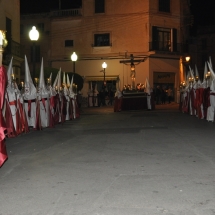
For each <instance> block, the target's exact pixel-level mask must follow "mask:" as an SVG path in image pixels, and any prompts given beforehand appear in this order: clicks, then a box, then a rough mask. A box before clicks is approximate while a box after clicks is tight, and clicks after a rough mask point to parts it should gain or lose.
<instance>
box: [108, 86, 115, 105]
mask: <svg viewBox="0 0 215 215" xmlns="http://www.w3.org/2000/svg"><path fill="white" fill-rule="evenodd" d="M108 98H109V101H108V105H112V104H113V98H114V93H113V91H112V89H111V88H110V89H109V90H108Z"/></svg>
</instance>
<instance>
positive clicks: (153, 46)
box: [149, 42, 188, 54]
mask: <svg viewBox="0 0 215 215" xmlns="http://www.w3.org/2000/svg"><path fill="white" fill-rule="evenodd" d="M149 51H156V52H160V53H161V52H162V53H166V54H178V53H184V52H187V51H188V44H182V43H177V44H175V45H174V48H173V51H171V47H170V46H164V44H163V43H154V42H150V43H149Z"/></svg>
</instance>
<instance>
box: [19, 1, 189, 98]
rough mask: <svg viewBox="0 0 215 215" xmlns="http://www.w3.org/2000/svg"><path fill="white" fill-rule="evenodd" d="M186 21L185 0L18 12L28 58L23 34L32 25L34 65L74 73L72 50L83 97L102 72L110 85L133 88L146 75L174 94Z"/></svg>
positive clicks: (96, 3) (102, 3)
mask: <svg viewBox="0 0 215 215" xmlns="http://www.w3.org/2000/svg"><path fill="white" fill-rule="evenodd" d="M189 19H190V12H189V0H174V1H173V0H144V1H143V0H133V1H127V0H120V1H117V0H82V8H78V9H68V10H57V11H51V12H50V13H43V14H30V15H23V16H21V29H22V32H21V33H22V34H21V41H22V44H23V45H24V50H25V54H26V55H27V57H28V58H29V59H30V58H31V53H32V52H31V46H32V44H31V41H30V40H29V37H28V32H29V31H30V29H31V27H32V26H33V25H35V26H37V28H38V30H39V32H40V35H41V36H40V38H39V40H38V41H37V44H36V46H37V57H36V58H37V67H39V65H40V61H41V58H42V57H43V59H44V65H45V66H48V67H53V68H61V69H62V71H65V72H74V71H73V70H74V63H73V62H72V61H71V54H72V53H73V52H76V54H77V55H78V60H77V62H75V72H76V73H78V74H80V75H81V76H82V77H83V79H84V87H83V89H82V93H83V95H84V96H87V92H88V90H89V88H90V87H91V85H92V83H96V86H97V89H98V90H99V88H101V86H102V84H103V82H104V76H105V81H106V82H107V84H108V85H110V86H112V87H113V88H117V87H119V88H120V89H122V87H123V86H124V85H128V84H129V85H133V87H135V85H136V84H138V83H144V82H145V80H146V78H148V79H149V83H150V86H151V87H152V88H154V87H155V86H157V85H163V86H164V87H167V86H171V87H172V88H174V89H175V92H176V91H177V89H178V87H179V83H180V81H181V79H183V77H182V76H183V71H181V69H180V60H181V58H182V57H183V56H185V54H186V49H184V48H185V46H184V44H186V41H187V39H188V36H189V34H188V28H189V26H188V24H189ZM31 62H32V61H31V60H29V63H30V64H31ZM103 62H106V64H107V68H106V69H105V74H104V70H103V68H102V64H103ZM131 69H132V71H135V73H133V74H134V76H133V79H132V78H131ZM180 73H181V74H180Z"/></svg>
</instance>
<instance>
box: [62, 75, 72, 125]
mask: <svg viewBox="0 0 215 215" xmlns="http://www.w3.org/2000/svg"><path fill="white" fill-rule="evenodd" d="M62 85H63V93H62V119H63V120H62V121H63V122H64V121H65V120H69V101H70V98H69V90H68V88H67V82H66V74H65V72H64V73H63V84H62Z"/></svg>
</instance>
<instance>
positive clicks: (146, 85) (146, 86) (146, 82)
mask: <svg viewBox="0 0 215 215" xmlns="http://www.w3.org/2000/svg"><path fill="white" fill-rule="evenodd" d="M145 92H146V93H147V94H149V95H150V93H151V92H150V84H149V80H148V78H146V81H145Z"/></svg>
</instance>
